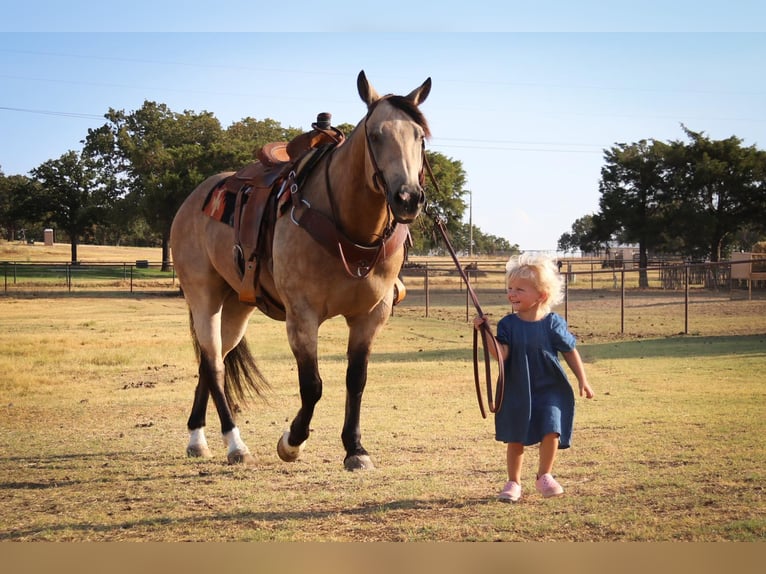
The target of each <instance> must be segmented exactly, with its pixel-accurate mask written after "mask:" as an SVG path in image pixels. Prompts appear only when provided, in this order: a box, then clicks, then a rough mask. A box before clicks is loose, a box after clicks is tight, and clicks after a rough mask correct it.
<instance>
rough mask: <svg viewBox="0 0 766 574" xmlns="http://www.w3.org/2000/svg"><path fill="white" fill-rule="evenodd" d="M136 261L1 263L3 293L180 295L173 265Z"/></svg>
mask: <svg viewBox="0 0 766 574" xmlns="http://www.w3.org/2000/svg"><path fill="white" fill-rule="evenodd" d="M164 267H165V269H168V271H163V265H162V264H161V263H150V262H149V261H143V260H139V261H135V262H133V263H126V262H114V263H108V262H105V263H87V264H86V263H66V262H61V263H59V262H47V263H31V262H20V261H3V262H0V272H1V273H2V277H3V292H4V293H5V294H6V295H24V294H30V293H37V294H40V293H50V292H58V293H60V292H62V291H65V292H67V293H71V294H88V293H95V292H98V293H100V294H110V293H112V294H114V293H123V294H124V293H145V294H152V293H156V294H171V293H173V292H178V287H179V285H178V281H177V279H176V275H175V269H174V268H173V266H172V265H165V266H164Z"/></svg>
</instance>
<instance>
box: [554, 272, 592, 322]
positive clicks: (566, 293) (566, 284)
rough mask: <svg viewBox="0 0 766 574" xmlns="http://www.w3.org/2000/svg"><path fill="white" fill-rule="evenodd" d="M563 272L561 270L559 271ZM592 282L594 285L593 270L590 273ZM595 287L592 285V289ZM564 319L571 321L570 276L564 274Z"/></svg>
mask: <svg viewBox="0 0 766 574" xmlns="http://www.w3.org/2000/svg"><path fill="white" fill-rule="evenodd" d="M559 273H561V271H559ZM590 282H591V285H593V272H592V271H591V274H590ZM592 289H593V287H591V290H592ZM564 320H565V321H569V276H568V275H564Z"/></svg>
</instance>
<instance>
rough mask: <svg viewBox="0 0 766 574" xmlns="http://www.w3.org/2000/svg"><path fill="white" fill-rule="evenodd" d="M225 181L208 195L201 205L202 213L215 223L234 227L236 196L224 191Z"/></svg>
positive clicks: (226, 190)
mask: <svg viewBox="0 0 766 574" xmlns="http://www.w3.org/2000/svg"><path fill="white" fill-rule="evenodd" d="M226 181H227V180H225V179H224V180H223V181H222V182H221V183H219V184H218V185H217V186H215V187H214V188H213V189H212V190H211V191H210V193H208V195H207V198H206V199H205V203H203V204H202V212H203V213H204V214H205V215H208V216H209V217H212V218H213V219H215V220H216V221H220V222H222V223H225V224H227V225H230V226H232V227H234V207H235V206H236V203H237V194H236V193H234V192H232V191H229V190H228V189H226Z"/></svg>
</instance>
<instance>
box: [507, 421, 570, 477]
mask: <svg viewBox="0 0 766 574" xmlns="http://www.w3.org/2000/svg"><path fill="white" fill-rule="evenodd" d="M509 446H510V445H509ZM558 450H559V434H558V433H555V432H553V433H550V434H547V435H545V436H544V437H543V440H542V441H541V442H540V462H539V465H538V467H537V476H538V478H539V477H541V476H542V475H544V474H549V473H550V472H551V471H552V470H553V463H554V461H555V460H556V453H557V452H558ZM509 468H510V464H509Z"/></svg>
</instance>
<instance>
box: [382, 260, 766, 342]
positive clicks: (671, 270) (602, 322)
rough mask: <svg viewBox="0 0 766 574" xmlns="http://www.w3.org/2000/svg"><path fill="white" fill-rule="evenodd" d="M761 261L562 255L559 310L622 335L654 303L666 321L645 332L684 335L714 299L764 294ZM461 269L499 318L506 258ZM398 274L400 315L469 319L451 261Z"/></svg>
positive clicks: (414, 265) (503, 308)
mask: <svg viewBox="0 0 766 574" xmlns="http://www.w3.org/2000/svg"><path fill="white" fill-rule="evenodd" d="M763 263H764V260H762V259H753V260H743V261H724V262H717V263H710V262H707V263H692V262H680V263H671V262H658V263H655V264H653V265H652V266H650V267H647V268H638V267H637V266H634V265H626V266H615V265H613V264H610V262H604V261H602V260H595V259H594V260H588V259H573V260H563V261H562V264H561V266H560V272H561V273H562V275H564V278H565V298H564V302H563V305H562V308H561V309H560V310H559V311H560V312H561V314H563V315H564V316H565V318H566V319H567V320H568V321H569V320H577V321H578V322H580V323H581V324H583V325H586V326H587V328H588V329H592V330H594V331H604V330H608V331H609V332H612V333H619V334H625V333H626V332H627V331H628V330H629V329H628V323H630V322H634V323H635V322H640V321H643V317H642V316H641V310H642V309H643V310H644V312H643V315H644V316H648V315H649V313H647V312H646V311H647V309H649V308H651V309H652V311H653V312H659V313H660V314H662V313H666V319H665V320H664V321H660V322H661V323H664V325H644V324H642V325H641V329H642V330H646V329H647V328H648V327H657V330H658V331H661V333H660V334H666V335H667V334H679V333H683V334H688V333H690V332H692V330H693V329H692V318H693V316H694V314H695V313H696V314H701V313H704V314H706V315H707V314H709V312H710V311H709V309H708V308H707V306H708V305H709V304H711V303H713V302H716V301H721V300H726V301H753V300H754V299H755V300H758V301H762V300H764V299H766V273H760V272H758V271H756V272H753V271H751V269H753V268H754V269H756V270H759V267H758V265H762V264H763ZM745 265H749V268H748V272H747V273H742V272H736V270H737V269H738V268H739V267H740V266H745ZM463 266H464V269H465V271H466V275H467V276H468V278H469V280H470V281H471V285H472V287H473V289H474V291H475V292H476V294H477V296H478V298H479V300H480V303H481V306H482V310H483V311H488V313H494V314H498V315H500V314H504V313H506V312H508V301H507V298H506V289H505V261H504V260H503V261H500V260H497V261H489V260H481V261H480V260H474V261H466V262H465V263H463ZM732 269H735V272H734V273H732ZM401 275H402V279H403V281H404V283H405V285H406V286H407V299H405V301H404V302H403V303H402V304H401V305H400V307H401V310H400V311H399V312H402V311H404V310H405V309H406V310H407V311H408V312H409V313H412V312H421V313H422V314H423V316H425V317H432V316H433V317H443V316H446V315H450V314H451V315H453V316H454V314H455V312H456V310H457V309H458V308H461V309H462V311H461V314H464V317H465V320H466V321H467V320H470V319H471V318H472V317H473V316H474V315H475V314H476V310H475V309H474V308H473V304H472V302H471V301H470V299H469V297H468V294H467V292H466V290H465V289H464V288H463V285H462V280H461V279H460V276H459V274H458V272H457V270H456V269H455V267H454V265H451V264H449V263H445V262H434V261H427V260H422V261H417V260H416V261H411V262H409V263H408V264H407V265H406V266H405V268H404V269H403V270H402V274H401ZM743 277H744V278H743ZM718 308H720V306H719V307H718ZM398 309H399V307H397V308H396V309H395V311H394V312H395V313H396V312H397V310H398ZM557 310H558V309H557ZM723 312H724V311H723V310H721V313H723ZM661 327H664V330H663V329H662V328H661ZM650 330H651V329H650Z"/></svg>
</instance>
